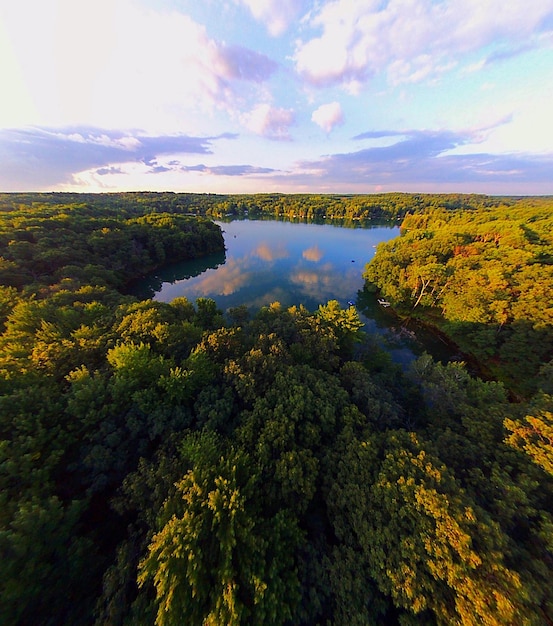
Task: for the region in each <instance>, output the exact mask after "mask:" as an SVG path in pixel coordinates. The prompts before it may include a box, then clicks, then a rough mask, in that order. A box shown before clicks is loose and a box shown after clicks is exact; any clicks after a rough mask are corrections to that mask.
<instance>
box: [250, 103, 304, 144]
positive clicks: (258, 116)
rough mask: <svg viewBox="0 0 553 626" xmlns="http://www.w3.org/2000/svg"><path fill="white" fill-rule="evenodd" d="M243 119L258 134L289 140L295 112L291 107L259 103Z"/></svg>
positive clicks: (269, 137)
mask: <svg viewBox="0 0 553 626" xmlns="http://www.w3.org/2000/svg"><path fill="white" fill-rule="evenodd" d="M242 119H243V123H244V124H245V126H246V127H247V128H249V129H250V130H251V131H252V132H254V133H256V134H257V135H262V136H263V137H267V138H268V139H277V140H289V139H290V134H289V129H290V126H291V125H292V124H293V123H294V112H293V111H292V110H291V109H282V108H278V107H273V106H271V105H269V104H258V105H257V106H256V107H255V108H254V109H253V110H252V111H250V112H249V113H247V114H246V115H244V116H243V118H242Z"/></svg>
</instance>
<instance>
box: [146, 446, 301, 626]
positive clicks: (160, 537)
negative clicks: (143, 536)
mask: <svg viewBox="0 0 553 626" xmlns="http://www.w3.org/2000/svg"><path fill="white" fill-rule="evenodd" d="M184 451H185V454H186V452H188V455H189V456H190V457H192V459H191V460H192V462H193V466H192V469H191V470H190V471H189V472H187V473H186V474H185V476H184V477H183V478H182V480H181V481H179V483H178V484H177V493H176V495H175V497H174V498H172V499H171V500H169V501H168V502H167V503H166V505H165V511H164V513H162V516H161V519H162V528H161V530H160V531H159V532H158V533H157V534H156V535H154V537H153V539H152V541H151V543H150V546H149V549H148V555H147V556H146V558H145V559H144V560H143V561H142V563H141V565H140V574H139V582H140V584H141V585H144V584H145V583H146V582H147V581H150V580H151V581H152V582H153V584H154V587H155V589H156V598H157V605H158V611H157V618H156V624H158V625H160V626H169V625H173V624H182V623H183V622H184V623H188V624H213V625H214V626H215V625H217V626H227V625H230V624H233V625H237V624H244V623H249V624H282V623H284V622H286V621H287V620H288V619H290V618H291V617H292V611H293V607H294V605H295V604H296V603H297V600H298V581H297V578H296V577H295V575H294V572H293V560H294V559H293V551H294V548H295V546H296V544H297V541H298V540H299V533H298V530H297V528H295V523H294V521H293V519H292V518H290V517H289V516H288V515H287V514H285V513H280V514H277V515H276V516H275V517H274V518H273V519H265V518H264V517H263V514H262V511H260V510H259V505H258V503H257V499H256V488H257V487H258V485H257V478H256V476H255V475H253V474H252V473H251V465H250V463H249V461H248V457H247V456H245V455H244V454H243V453H241V452H239V451H236V450H234V449H232V448H230V449H227V450H223V449H221V444H220V442H219V441H218V440H217V439H216V438H214V437H213V436H212V435H204V436H201V437H198V438H192V439H188V440H187V441H186V443H185V449H184Z"/></svg>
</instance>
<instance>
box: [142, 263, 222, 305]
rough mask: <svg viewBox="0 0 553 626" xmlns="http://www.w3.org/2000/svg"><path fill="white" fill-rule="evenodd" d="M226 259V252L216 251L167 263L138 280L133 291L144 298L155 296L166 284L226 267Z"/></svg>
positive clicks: (172, 283) (176, 282) (180, 281)
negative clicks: (190, 258) (187, 259)
mask: <svg viewBox="0 0 553 626" xmlns="http://www.w3.org/2000/svg"><path fill="white" fill-rule="evenodd" d="M225 259H226V255H225V252H215V253H214V254H209V255H207V256H204V257H201V258H199V259H194V260H192V261H181V262H180V263H173V264H172V265H167V266H165V267H163V268H161V269H159V270H157V271H156V272H154V273H152V274H148V275H147V276H146V277H144V278H142V279H141V280H139V281H137V282H136V283H135V285H134V286H133V288H132V289H131V292H132V294H133V295H135V296H137V297H138V298H142V299H144V300H146V299H148V298H155V296H156V294H157V293H159V292H160V291H162V290H163V289H164V287H165V286H166V285H174V284H179V283H182V281H186V280H189V279H190V278H193V277H195V276H200V275H202V274H203V273H204V272H206V271H207V270H216V269H217V268H218V267H220V266H223V267H224V263H225ZM175 297H176V296H175Z"/></svg>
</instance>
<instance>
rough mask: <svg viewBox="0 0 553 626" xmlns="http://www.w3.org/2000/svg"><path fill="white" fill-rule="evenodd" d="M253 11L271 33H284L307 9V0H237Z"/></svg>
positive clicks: (275, 34)
mask: <svg viewBox="0 0 553 626" xmlns="http://www.w3.org/2000/svg"><path fill="white" fill-rule="evenodd" d="M235 2H237V3H238V4H243V5H245V6H246V7H248V9H249V10H250V11H251V14H252V15H253V17H254V18H255V19H256V20H258V21H259V22H261V23H263V24H264V25H265V27H266V28H267V30H268V32H269V34H270V35H272V36H273V37H278V36H279V35H282V34H283V33H284V32H285V31H286V30H287V29H288V27H289V26H290V24H291V23H292V22H293V21H294V20H296V19H297V18H298V17H299V16H300V15H301V13H302V12H303V11H305V10H307V7H308V5H309V2H307V1H306V0H235Z"/></svg>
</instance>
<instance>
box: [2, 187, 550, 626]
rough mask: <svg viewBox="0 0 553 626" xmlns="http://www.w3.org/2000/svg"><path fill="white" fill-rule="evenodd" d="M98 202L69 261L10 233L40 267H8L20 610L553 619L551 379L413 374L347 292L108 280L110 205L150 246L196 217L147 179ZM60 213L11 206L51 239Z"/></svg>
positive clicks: (163, 621) (52, 614)
mask: <svg viewBox="0 0 553 626" xmlns="http://www.w3.org/2000/svg"><path fill="white" fill-rule="evenodd" d="M137 199H141V198H140V196H139V195H137ZM92 200H93V199H89V200H87V201H86V204H87V206H86V207H82V208H76V207H74V211H75V214H78V215H80V219H81V220H82V221H81V222H80V223H79V220H75V222H70V221H66V222H65V223H64V225H65V226H66V227H67V228H66V229H65V230H66V231H67V237H73V239H71V240H72V241H73V242H74V245H75V250H76V252H75V255H74V256H71V257H70V256H69V251H70V248H67V250H66V252H65V253H66V255H67V258H66V259H65V260H64V261H61V262H60V261H56V262H55V264H54V265H55V267H54V268H52V269H50V268H46V269H45V270H44V271H42V270H41V272H37V271H35V273H34V274H33V272H32V271H31V269H30V268H32V264H31V263H30V262H29V260H28V259H25V257H19V258H15V257H13V258H10V257H7V256H6V254H7V252H6V248H9V242H10V241H12V240H14V241H23V238H22V233H20V234H18V235H17V239H15V238H12V239H7V240H6V239H2V240H1V241H2V246H1V250H2V256H3V257H4V258H5V259H7V261H9V262H10V263H12V265H11V267H12V269H13V271H14V272H15V271H17V272H20V276H21V277H22V278H21V282H20V283H18V284H5V285H4V287H3V289H4V300H3V303H2V307H3V309H2V311H3V327H2V335H1V336H0V554H1V557H2V558H1V559H0V574H1V575H0V623H2V624H4V623H5V624H14V625H21V626H29V625H34V624H36V625H39V624H40V625H41V626H42V625H58V624H71V625H75V626H80V625H83V626H84V625H85V624H86V625H89V624H95V625H96V626H101V625H102V626H103V625H108V624H109V625H120V626H131V625H132V626H136V625H153V624H158V625H163V626H165V625H173V624H175V625H176V624H179V625H180V624H191V625H196V624H197V625H198V626H203V625H206V624H212V625H219V626H228V625H231V624H234V625H238V624H259V625H261V624H263V625H271V624H275V625H276V624H282V625H292V624H293V625H306V626H307V625H312V624H320V625H321V626H323V625H328V624H336V625H342V624H344V625H345V624H347V625H348V626H349V625H350V624H351V625H357V624H358V625H361V624H363V625H365V624H391V625H394V624H397V625H408V624H429V625H430V624H436V625H444V626H445V625H450V624H463V625H474V626H476V625H480V624H494V625H495V624H497V625H500V624H504V625H508V624H509V625H511V624H517V625H518V624H526V625H536V626H538V625H542V624H547V623H549V622H551V621H552V620H553V588H552V587H551V584H550V581H551V578H552V574H553V446H552V431H553V402H552V399H551V397H550V396H548V395H547V392H548V390H547V389H546V388H544V387H542V388H541V389H540V390H539V391H537V392H536V394H535V395H534V396H533V397H532V398H531V399H529V400H528V401H527V402H524V403H519V404H514V403H510V402H509V401H508V398H507V393H506V391H505V388H504V386H503V385H502V384H501V383H497V382H483V381H482V380H479V379H477V378H474V377H471V376H470V375H469V374H468V373H467V371H466V370H465V368H464V367H463V366H462V365H461V364H457V363H455V364H450V365H447V366H445V365H440V364H437V363H435V362H434V361H433V360H432V359H431V358H430V357H428V356H424V357H422V358H420V359H419V360H418V361H416V362H415V363H414V364H413V365H412V366H411V367H410V369H409V370H408V371H406V372H404V371H402V370H401V369H399V367H397V366H396V365H394V364H393V363H392V362H391V360H390V358H389V357H388V355H387V354H386V353H384V352H383V351H382V350H381V349H380V348H378V347H377V345H376V342H374V341H373V340H372V338H371V336H370V335H367V334H365V333H362V332H361V326H362V325H361V322H360V319H359V317H358V314H357V312H356V310H355V309H354V308H353V307H350V308H347V309H342V308H341V307H340V306H339V304H338V302H336V301H330V302H328V303H326V304H322V305H321V306H319V308H318V309H317V310H316V311H313V312H310V311H307V310H306V309H305V308H303V307H301V306H300V307H295V306H294V307H290V308H283V307H282V306H281V305H279V304H278V303H273V304H271V305H269V306H266V307H263V308H261V309H260V310H259V311H257V312H255V313H252V314H251V313H249V312H248V309H247V308H246V307H243V306H240V307H236V308H234V309H230V310H229V311H227V312H226V313H223V312H222V311H220V310H219V309H218V308H217V306H216V303H215V302H214V301H213V300H211V299H205V298H200V299H198V300H197V301H196V302H195V303H192V302H189V301H188V300H186V299H185V298H177V299H175V300H173V301H172V302H171V303H162V302H155V301H152V300H145V301H138V300H137V299H135V298H133V297H130V296H128V295H124V294H123V293H122V292H121V291H120V290H119V284H121V283H117V282H111V281H109V280H106V278H105V277H106V276H109V272H111V271H113V263H114V262H115V261H114V259H120V258H122V257H119V256H118V255H119V254H120V248H121V245H123V244H124V242H125V241H128V239H125V238H124V237H123V236H122V235H121V236H119V235H118V236H117V237H115V236H114V237H113V239H110V238H109V237H108V242H110V243H111V245H107V244H106V245H104V247H103V248H102V252H101V253H100V252H97V253H95V252H94V247H93V246H92V245H91V244H90V241H91V240H92V241H95V238H96V237H101V235H100V234H99V233H98V232H96V231H97V228H96V226H99V227H100V231H101V229H102V228H109V229H110V232H112V231H117V229H120V230H121V231H122V233H124V234H129V235H131V236H130V241H131V242H132V241H133V239H134V237H135V236H136V233H137V232H141V233H144V238H143V239H142V240H141V241H142V242H143V245H144V249H146V250H151V248H149V247H148V246H149V244H148V243H147V242H150V241H156V240H159V241H161V242H162V244H161V245H163V246H170V245H172V244H171V243H170V242H171V241H180V240H179V239H178V233H181V234H183V236H184V235H185V234H186V232H187V229H188V228H189V221H188V220H185V219H183V220H181V219H180V216H179V215H175V214H173V213H172V212H171V211H167V210H165V209H166V208H167V207H164V206H163V205H162V203H161V204H159V205H156V208H155V210H153V211H152V212H151V214H149V213H148V210H147V209H146V208H145V207H146V206H147V205H148V202H149V200H148V197H147V196H146V197H145V198H144V199H143V200H144V202H143V203H142V204H140V205H139V206H137V208H136V214H134V215H132V214H129V212H130V213H132V211H130V208H129V206H130V205H126V208H125V209H124V210H122V212H121V215H120V216H119V217H116V216H114V215H111V217H109V219H111V220H113V221H112V222H111V225H108V224H107V223H105V222H103V220H107V219H108V216H105V215H104V216H102V217H100V213H101V212H102V211H104V210H105V211H108V212H111V211H112V208H110V207H109V206H107V205H109V203H111V202H114V203H116V200H115V198H112V197H108V198H105V197H104V196H101V197H99V198H98V205H97V206H95V207H93V206H91V204H90V203H92ZM104 202H105V203H106V206H103V205H102V203H104ZM72 204H73V201H72V202H71V203H70V205H72ZM49 211H50V212H51V214H49V213H48V212H49ZM60 211H61V204H59V198H58V203H54V202H53V203H52V205H51V206H50V207H49V208H47V204H46V205H45V204H44V203H43V202H42V199H41V202H40V204H39V205H37V206H35V207H33V206H31V205H25V206H23V205H21V206H18V207H13V208H11V209H5V216H4V217H6V216H9V215H10V214H13V215H12V218H15V217H16V215H19V218H18V219H20V220H23V221H22V222H14V224H13V229H14V232H15V231H17V228H19V227H20V226H21V224H24V226H25V228H23V227H21V231H23V230H29V231H30V232H31V233H33V232H35V238H34V239H33V240H29V243H30V245H31V246H39V244H40V241H41V240H42V237H43V236H45V233H46V232H47V231H48V232H50V230H53V231H55V225H56V224H57V223H58V222H60V221H61V222H62V223H63V222H64V219H65V218H62V217H61V213H60ZM66 212H67V214H68V215H71V209H70V206H68V207H67V209H66ZM87 212H88V214H89V216H90V223H89V222H88V220H87V219H85V217H84V215H86V214H87ZM448 212H449V209H448V210H447V211H445V212H444V215H447V214H448ZM33 215H34V217H33ZM96 220H98V223H97V224H95V222H96ZM50 221H51V222H52V224H53V225H54V227H53V228H52V229H49V228H48V224H49V222H50ZM73 223H74V224H75V230H76V233H73V228H72V226H70V224H73ZM100 223H102V225H101V226H100ZM117 223H119V226H117V225H116V224H117ZM18 224H19V226H18ZM136 224H138V225H139V226H140V228H138V230H135V225H136ZM161 224H164V225H165V224H167V230H166V229H165V226H161ZM77 225H78V228H77ZM204 225H205V229H204V230H202V231H201V232H203V233H204V234H205V242H206V243H205V247H202V248H201V249H202V250H204V249H205V248H207V247H209V246H210V245H212V244H210V243H208V242H213V241H216V239H215V238H213V240H212V229H211V227H210V226H208V225H207V222H204V221H203V220H202V219H198V228H200V226H201V227H202V229H203V228H204ZM35 229H36V230H35ZM9 232H10V229H9V228H8V227H6V228H4V229H3V230H2V237H3V238H4V237H6V235H7V234H9ZM17 232H19V231H17ZM192 232H195V231H194V229H193V228H192ZM164 233H165V234H167V235H168V240H167V241H166V240H165V237H164ZM173 236H174V237H175V239H173ZM85 242H88V243H85ZM87 245H91V247H90V248H87V247H83V246H87ZM39 249H40V250H43V249H44V248H43V247H40V248H33V251H38V250H39ZM167 249H170V248H167ZM83 250H86V251H87V254H88V257H89V258H92V255H93V254H97V256H95V257H94V264H93V265H94V268H95V269H94V271H93V272H92V271H91V272H89V271H88V270H87V268H86V266H83V267H82V268H81V269H82V274H81V275H80V276H81V278H79V279H78V278H77V277H76V276H74V275H72V274H70V272H73V271H74V270H73V269H72V268H73V266H74V265H75V264H77V265H78V262H77V261H78V259H79V258H80V255H81V254H82V253H83ZM125 250H126V251H128V248H125ZM152 254H153V253H152V252H148V258H150V259H152V262H153V258H154V257H153V256H152ZM127 256H128V260H129V265H125V266H124V267H123V268H121V270H120V271H121V272H123V274H124V275H125V276H131V275H132V273H133V272H135V271H137V270H136V266H134V265H133V264H134V260H132V258H131V256H129V255H127ZM37 258H38V257H37ZM159 258H160V257H156V259H159ZM166 258H167V257H166ZM102 259H104V261H103V263H104V264H102ZM62 263H67V264H66V265H65V266H64V265H63V264H62ZM63 267H67V268H69V269H68V270H67V272H68V275H67V277H66V276H64V275H63V274H64V272H63V271H62V270H61V269H60V268H63ZM133 268H135V269H133ZM101 270H104V271H105V272H106V274H102V272H101ZM9 275H10V274H9V273H7V274H6V276H9ZM87 280H88V282H87ZM421 302H422V298H421Z"/></svg>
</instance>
